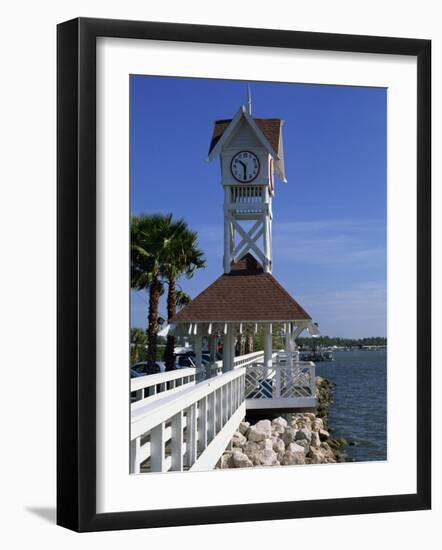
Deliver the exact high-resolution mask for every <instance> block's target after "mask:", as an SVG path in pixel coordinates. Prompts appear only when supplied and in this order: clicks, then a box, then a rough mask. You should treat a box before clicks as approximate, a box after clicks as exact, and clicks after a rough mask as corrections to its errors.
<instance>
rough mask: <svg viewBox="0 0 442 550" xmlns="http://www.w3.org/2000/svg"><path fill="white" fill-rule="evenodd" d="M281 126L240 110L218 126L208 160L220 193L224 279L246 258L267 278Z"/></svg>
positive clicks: (280, 164)
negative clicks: (216, 169) (217, 173)
mask: <svg viewBox="0 0 442 550" xmlns="http://www.w3.org/2000/svg"><path fill="white" fill-rule="evenodd" d="M282 125H283V121H282V120H281V119H278V118H252V115H251V112H250V107H249V110H248V109H246V107H245V106H244V105H243V106H241V108H240V109H239V111H238V112H237V113H236V115H235V117H234V118H233V119H231V120H217V121H216V122H215V127H214V131H213V136H212V141H211V144H210V149H209V160H213V159H214V158H215V157H219V158H220V165H221V184H222V186H223V189H224V260H223V266H224V273H230V270H231V267H232V265H233V264H236V263H237V262H238V261H239V260H240V259H241V258H243V257H244V256H245V255H246V254H248V253H251V254H252V255H253V256H254V257H255V258H256V260H258V262H259V263H260V264H261V265H262V267H263V269H264V272H266V273H271V272H272V219H273V212H272V201H273V197H274V194H275V184H274V181H275V174H276V175H277V176H278V177H279V179H280V181H282V182H286V179H285V173H284V153H283V144H282Z"/></svg>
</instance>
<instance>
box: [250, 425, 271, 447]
mask: <svg viewBox="0 0 442 550" xmlns="http://www.w3.org/2000/svg"><path fill="white" fill-rule="evenodd" d="M271 435H272V424H271V422H270V420H260V421H259V422H257V423H256V424H255V425H254V426H251V427H250V428H249V431H248V432H247V438H248V439H249V441H256V442H258V441H263V440H264V439H266V437H269V438H270V437H271Z"/></svg>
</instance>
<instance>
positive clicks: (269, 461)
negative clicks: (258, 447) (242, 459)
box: [257, 449, 278, 466]
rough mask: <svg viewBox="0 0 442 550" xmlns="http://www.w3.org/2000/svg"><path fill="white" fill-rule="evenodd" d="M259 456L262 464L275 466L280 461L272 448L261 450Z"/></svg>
mask: <svg viewBox="0 0 442 550" xmlns="http://www.w3.org/2000/svg"><path fill="white" fill-rule="evenodd" d="M257 458H258V460H259V463H260V465H261V466H274V465H275V464H276V463H277V461H278V457H277V456H276V453H275V451H273V450H272V449H264V450H263V451H259V452H258V456H257Z"/></svg>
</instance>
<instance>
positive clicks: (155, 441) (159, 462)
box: [150, 422, 166, 472]
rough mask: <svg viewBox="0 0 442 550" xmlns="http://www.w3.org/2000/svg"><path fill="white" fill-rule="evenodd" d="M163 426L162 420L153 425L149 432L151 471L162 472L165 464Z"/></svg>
mask: <svg viewBox="0 0 442 550" xmlns="http://www.w3.org/2000/svg"><path fill="white" fill-rule="evenodd" d="M165 446H166V441H165V427H164V422H162V423H161V424H159V425H158V426H155V428H153V429H152V431H151V432H150V470H151V472H164V470H165V466H166V457H165V455H164V450H165Z"/></svg>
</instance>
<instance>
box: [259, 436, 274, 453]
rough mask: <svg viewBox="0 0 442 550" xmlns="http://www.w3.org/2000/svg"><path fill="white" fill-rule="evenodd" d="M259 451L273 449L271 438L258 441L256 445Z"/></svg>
mask: <svg viewBox="0 0 442 550" xmlns="http://www.w3.org/2000/svg"><path fill="white" fill-rule="evenodd" d="M257 445H258V447H259V449H260V450H272V449H273V441H272V439H271V438H266V439H263V440H262V441H259V442H258V443H257Z"/></svg>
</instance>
